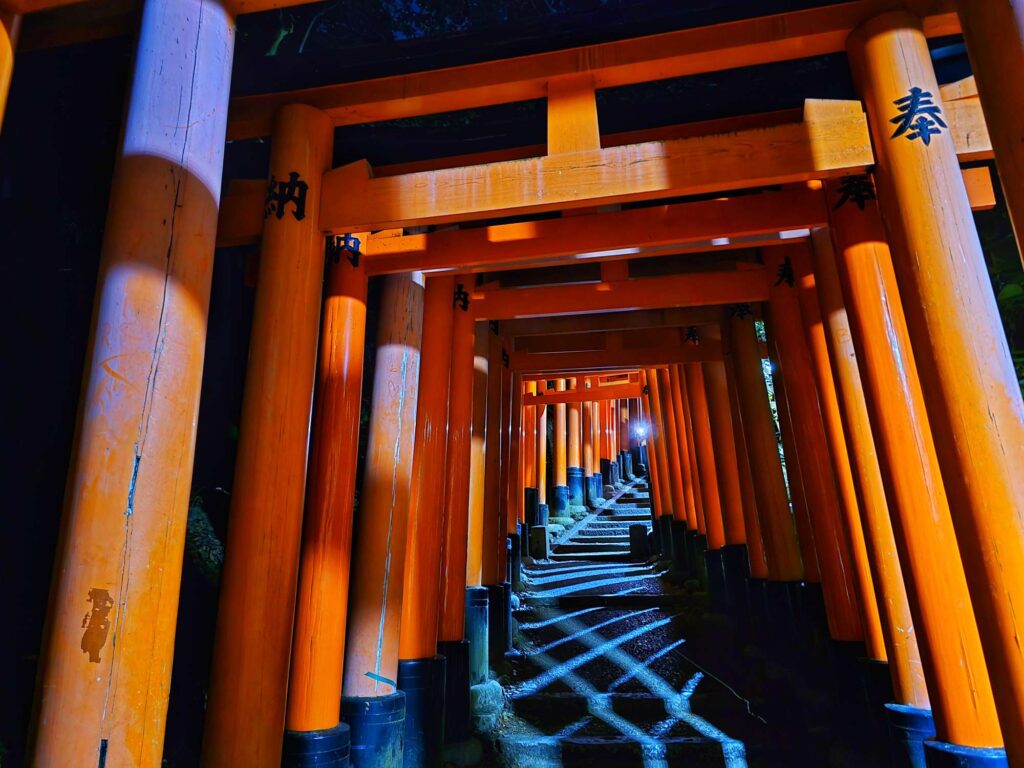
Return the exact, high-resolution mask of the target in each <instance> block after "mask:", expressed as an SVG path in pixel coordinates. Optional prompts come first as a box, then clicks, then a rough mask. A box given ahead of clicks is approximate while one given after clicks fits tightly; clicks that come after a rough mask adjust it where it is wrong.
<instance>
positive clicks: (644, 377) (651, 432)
mask: <svg viewBox="0 0 1024 768" xmlns="http://www.w3.org/2000/svg"><path fill="white" fill-rule="evenodd" d="M656 379H657V375H656V374H655V371H654V369H653V368H648V369H645V370H644V369H642V370H641V371H640V382H641V384H643V386H644V390H645V391H646V392H647V394H644V395H642V396H641V402H642V403H643V405H644V410H645V412H646V413H647V415H648V422H649V424H648V429H647V472H648V477H649V479H650V487H651V489H650V492H651V508H652V509H653V510H654V514H655V516H656V517H661V516H662V515H666V514H671V513H672V510H671V501H669V505H670V508H669V509H668V510H667V511H666V510H665V506H664V505H665V501H663V496H662V480H661V472H660V469H661V468H660V467H659V466H658V441H657V424H656V423H655V419H654V406H653V398H652V397H651V394H650V393H651V392H652V391H653V388H652V382H654V385H653V386H654V388H656V387H657V382H656Z"/></svg>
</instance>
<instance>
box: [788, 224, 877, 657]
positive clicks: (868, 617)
mask: <svg viewBox="0 0 1024 768" xmlns="http://www.w3.org/2000/svg"><path fill="white" fill-rule="evenodd" d="M822 236H824V237H825V238H828V234H827V233H826V232H824V231H819V232H818V234H817V237H818V238H819V239H820V238H822ZM792 254H793V268H794V272H795V275H796V280H797V290H798V297H797V298H798V300H799V305H800V315H801V317H802V318H803V324H804V333H805V338H806V341H807V349H808V351H809V352H810V360H811V364H812V367H813V373H814V380H815V383H816V385H817V392H818V403H819V405H820V408H821V416H822V421H823V425H824V427H825V437H826V439H827V441H828V448H829V456H830V457H831V459H832V471H833V474H834V477H835V480H836V490H837V492H838V495H839V511H840V513H841V515H842V530H843V532H844V534H845V536H846V543H847V547H848V548H849V552H850V557H851V560H852V562H853V572H852V576H853V578H854V583H855V586H856V595H857V599H858V604H859V606H860V617H861V627H862V630H863V633H864V644H865V645H866V647H867V652H868V657H869V658H873V659H878V660H884V659H885V658H886V650H885V640H884V637H883V628H882V621H881V617H880V616H879V609H878V602H877V600H876V599H875V594H876V586H875V583H874V577H873V575H872V571H871V565H870V563H869V562H868V550H867V542H866V541H865V536H864V528H863V525H862V524H861V515H862V514H864V513H865V512H864V510H862V509H861V504H862V503H863V502H869V501H871V500H870V499H868V498H866V497H865V496H864V495H863V493H862V491H863V486H856V487H855V482H856V480H857V478H855V477H854V473H853V467H852V466H851V463H850V452H849V450H848V449H847V435H846V429H845V427H844V425H843V419H842V413H841V411H840V403H839V397H838V392H837V388H836V381H835V378H834V376H833V374H832V365H831V361H830V359H829V351H828V344H827V341H826V338H825V328H824V324H823V322H822V317H821V306H820V304H819V303H818V292H817V284H816V280H815V277H814V273H813V272H812V271H811V255H810V248H809V247H801V248H794V249H793V251H792ZM883 509H885V508H884V507H883Z"/></svg>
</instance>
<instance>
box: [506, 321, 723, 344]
mask: <svg viewBox="0 0 1024 768" xmlns="http://www.w3.org/2000/svg"><path fill="white" fill-rule="evenodd" d="M718 315H719V318H720V317H721V313H720V312H719V313H718ZM584 317H586V316H584ZM684 340H685V328H683V327H674V328H671V327H670V328H644V329H642V330H633V331H592V332H590V333H566V334H560V335H551V336H524V337H521V338H513V340H512V348H513V349H514V350H515V351H516V352H534V353H537V354H556V353H559V352H595V351H600V350H606V349H616V348H619V349H638V348H642V347H652V346H657V345H661V344H664V345H665V346H675V345H677V344H682V343H683V341H684Z"/></svg>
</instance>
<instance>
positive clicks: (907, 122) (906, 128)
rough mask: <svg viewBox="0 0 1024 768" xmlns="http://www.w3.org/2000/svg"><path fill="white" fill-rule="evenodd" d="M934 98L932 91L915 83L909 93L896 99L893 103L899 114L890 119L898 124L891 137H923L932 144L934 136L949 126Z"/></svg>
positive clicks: (911, 138)
mask: <svg viewBox="0 0 1024 768" xmlns="http://www.w3.org/2000/svg"><path fill="white" fill-rule="evenodd" d="M932 98H933V97H932V94H931V91H924V90H921V89H920V88H918V87H917V86H916V85H915V86H913V87H912V88H911V89H910V93H909V95H907V96H904V97H903V98H902V99H896V100H895V101H894V102H893V104H895V105H896V107H897V109H898V110H899V114H898V115H896V117H894V118H891V119H890V120H889V122H890V123H892V124H893V125H895V126H896V130H895V131H893V134H892V136H890V137H889V138H891V139H895V138H897V137H898V136H906V137H907V138H908V139H909V140H911V141H913V140H914V139H921V141H922V142H924V144H926V145H927V144H931V143H932V136H933V135H934V134H937V133H942V129H943V128H945V127H947V126H946V123H945V122H944V121H943V119H942V108H941V107H940V106H939V105H938V104H936V103H935V102H934V101H932Z"/></svg>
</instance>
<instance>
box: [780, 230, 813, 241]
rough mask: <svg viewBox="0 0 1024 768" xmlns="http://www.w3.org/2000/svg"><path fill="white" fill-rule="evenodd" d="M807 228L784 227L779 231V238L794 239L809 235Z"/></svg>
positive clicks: (809, 231)
mask: <svg viewBox="0 0 1024 768" xmlns="http://www.w3.org/2000/svg"><path fill="white" fill-rule="evenodd" d="M810 236H811V230H809V229H784V230H782V231H781V232H779V240H796V239H797V238H799V237H810Z"/></svg>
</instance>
